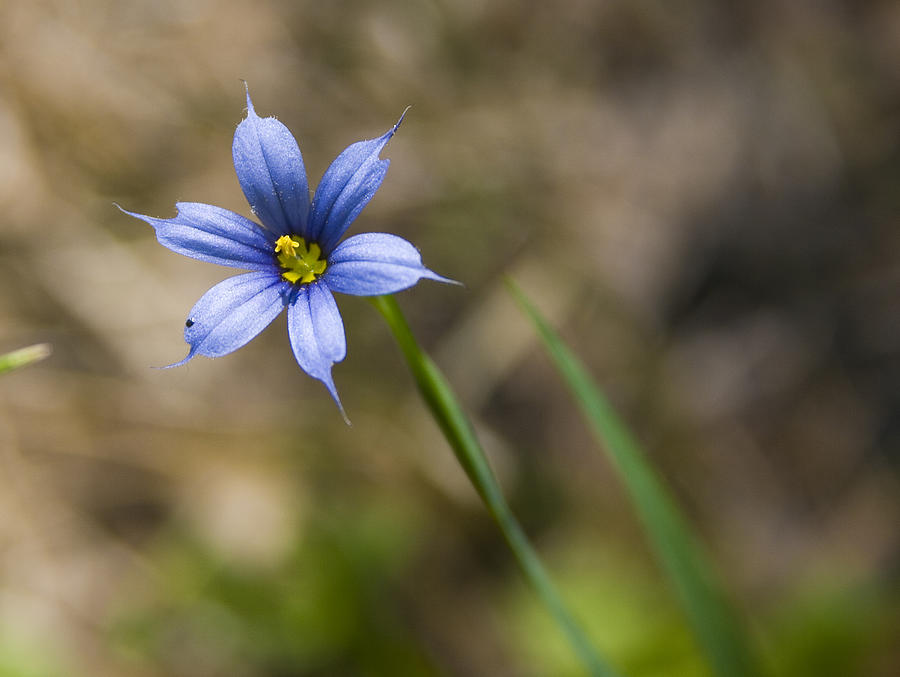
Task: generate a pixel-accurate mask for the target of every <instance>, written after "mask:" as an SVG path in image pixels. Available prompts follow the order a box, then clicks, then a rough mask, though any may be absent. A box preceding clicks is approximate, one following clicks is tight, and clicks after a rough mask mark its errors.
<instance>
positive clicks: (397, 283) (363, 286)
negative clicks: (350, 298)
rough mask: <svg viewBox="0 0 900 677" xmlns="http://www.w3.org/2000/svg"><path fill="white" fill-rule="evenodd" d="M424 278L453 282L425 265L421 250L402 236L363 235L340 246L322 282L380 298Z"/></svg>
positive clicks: (338, 290) (355, 293) (350, 238)
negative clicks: (381, 295)
mask: <svg viewBox="0 0 900 677" xmlns="http://www.w3.org/2000/svg"><path fill="white" fill-rule="evenodd" d="M422 278H428V279H430V280H437V281H438V282H450V283H452V282H453V280H450V279H447V278H446V277H441V276H440V275H438V274H437V273H435V272H433V271H431V270H428V268H426V267H425V266H423V265H422V257H421V255H420V254H419V251H418V250H417V249H416V248H415V247H413V246H412V245H411V244H410V243H409V242H407V241H406V240H404V239H403V238H402V237H397V236H396V235H390V234H388V233H362V234H361V235H354V236H353V237H349V238H347V239H346V240H344V241H343V242H341V244H340V245H338V247H337V249H335V250H334V251H333V252H332V254H331V256H330V257H329V259H328V268H327V269H326V270H325V275H324V276H323V278H322V279H323V280H325V282H326V283H327V284H328V287H329V289H331V290H333V291H337V292H341V293H342V294H353V295H354V296H377V295H379V294H392V293H394V292H395V291H400V290H401V289H406V288H407V287H412V286H413V285H414V284H415V283H416V282H418V281H419V280H421V279H422Z"/></svg>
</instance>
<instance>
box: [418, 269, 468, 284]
mask: <svg viewBox="0 0 900 677" xmlns="http://www.w3.org/2000/svg"><path fill="white" fill-rule="evenodd" d="M422 277H423V279H426V280H434V281H435V282H444V283H445V284H453V285H456V286H457V287H465V286H466V284H465V282H460V281H459V280H454V279H451V278H449V277H444V276H443V275H438V274H437V273H436V272H434V271H433V270H428V274H427V275H423V276H422Z"/></svg>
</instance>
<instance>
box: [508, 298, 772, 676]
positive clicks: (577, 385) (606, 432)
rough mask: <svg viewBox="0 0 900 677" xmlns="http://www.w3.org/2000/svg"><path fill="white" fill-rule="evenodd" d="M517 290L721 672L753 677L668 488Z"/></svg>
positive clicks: (736, 630)
mask: <svg viewBox="0 0 900 677" xmlns="http://www.w3.org/2000/svg"><path fill="white" fill-rule="evenodd" d="M509 287H510V290H511V291H512V293H513V295H514V296H515V298H516V300H517V301H518V303H519V305H520V306H521V307H522V309H523V310H524V311H525V313H526V314H527V315H528V317H529V318H530V320H531V321H532V323H533V324H534V326H535V328H536V329H537V332H538V334H539V335H540V337H541V340H542V341H543V344H544V348H545V349H546V350H547V352H548V353H549V355H550V357H551V358H552V359H553V362H554V364H555V365H556V367H557V369H558V370H559V373H560V375H561V376H562V377H563V379H564V380H565V382H566V384H567V385H568V386H569V388H570V389H571V390H572V393H573V394H574V396H575V399H576V401H577V403H578V405H579V407H580V408H581V410H582V412H583V413H584V415H585V417H586V418H587V420H588V423H589V425H590V427H591V431H592V432H593V434H594V437H595V438H596V440H597V442H598V443H599V444H600V446H601V448H603V449H604V450H605V451H606V453H607V454H608V455H609V458H610V460H611V461H612V463H613V465H614V466H615V467H616V470H617V471H618V473H619V476H620V477H621V478H622V481H623V482H624V483H625V485H626V487H627V488H628V491H629V493H630V495H631V498H632V501H633V502H634V506H635V509H636V510H637V512H638V514H639V516H640V518H641V521H642V522H643V525H644V529H645V530H646V533H647V536H648V538H649V540H650V542H651V544H652V546H653V548H654V550H655V552H656V555H657V557H658V558H659V560H660V562H661V563H662V566H663V568H664V569H665V570H666V573H667V574H668V576H669V578H670V580H671V582H672V585H673V586H674V588H675V590H676V592H677V594H678V597H679V599H680V601H681V604H682V605H683V607H684V609H685V612H686V614H687V616H688V618H689V620H690V621H691V624H692V625H693V628H694V632H695V633H696V635H697V638H698V640H699V642H700V644H701V645H702V646H703V648H704V649H705V651H706V653H707V656H708V658H709V661H710V664H711V665H712V667H713V669H714V670H715V672H716V674H718V675H721V676H722V677H751V676H752V675H756V674H759V670H758V668H757V661H756V659H755V658H754V657H753V655H752V653H751V650H750V647H749V645H748V643H747V641H746V639H745V637H744V634H743V630H742V628H741V624H740V623H739V621H738V619H737V617H736V615H735V614H734V612H733V611H732V609H731V607H730V604H729V603H728V600H727V599H726V597H725V594H724V592H723V591H722V589H721V587H720V585H719V582H718V581H717V579H716V577H715V574H714V573H713V569H712V567H711V566H710V564H709V563H708V561H707V559H706V556H705V555H704V553H703V552H702V549H701V547H700V545H699V543H698V542H697V540H696V538H695V537H694V535H693V534H692V533H691V531H690V529H689V527H688V525H687V523H686V522H685V520H684V518H683V517H682V516H681V514H680V512H679V510H678V508H677V506H676V504H675V502H674V500H673V499H672V497H671V496H670V495H669V492H668V490H667V489H666V488H665V486H664V485H663V483H662V481H661V480H660V479H659V478H658V476H657V474H656V472H655V471H654V470H653V468H652V466H651V465H650V464H649V463H648V462H647V460H646V457H645V455H644V452H643V451H642V450H641V448H640V446H639V445H638V443H637V441H636V440H635V439H634V438H633V437H632V435H631V433H630V432H629V430H628V428H627V427H626V426H625V424H624V423H623V422H622V421H621V420H620V419H619V417H618V416H617V415H616V413H615V411H613V409H612V407H611V406H610V404H609V402H608V401H607V400H606V398H605V397H604V396H603V395H602V393H601V392H600V390H599V388H597V386H596V385H595V384H594V382H593V380H592V379H591V377H590V376H589V375H588V373H587V371H586V370H585V368H584V366H583V365H582V364H581V362H580V361H579V360H578V358H577V357H575V355H574V354H573V353H572V352H571V351H570V350H569V349H568V348H567V347H566V346H565V344H564V343H563V342H562V340H561V339H560V337H559V336H558V335H557V334H556V332H554V331H553V329H551V327H550V325H549V324H547V322H546V321H545V320H544V319H543V317H541V315H540V314H539V313H538V311H537V309H536V308H535V307H534V305H533V304H532V303H531V302H530V301H529V300H528V299H527V298H526V296H525V295H524V294H523V293H522V291H521V290H519V289H518V287H516V286H515V285H514V284H513V283H512V282H510V284H509Z"/></svg>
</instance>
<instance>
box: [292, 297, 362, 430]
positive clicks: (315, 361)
mask: <svg viewBox="0 0 900 677" xmlns="http://www.w3.org/2000/svg"><path fill="white" fill-rule="evenodd" d="M287 319H288V336H289V337H290V339H291V348H292V349H293V351H294V357H295V358H296V359H297V364H299V365H300V368H301V369H303V371H305V372H306V373H307V374H309V375H310V376H312V377H313V378H316V379H318V380H320V381H321V382H322V383H324V384H325V387H326V388H328V392H329V393H331V396H332V397H333V398H334V401H335V402H336V403H337V405H338V407H339V408H340V409H341V412H342V413H343V411H344V409H343V407H342V406H341V400H340V398H339V397H338V394H337V388H336V387H335V385H334V379H332V377H331V367H332V365H333V364H334V363H335V362H340V361H341V360H343V359H344V357H345V356H346V355H347V341H346V338H345V336H344V321H343V320H342V319H341V314H340V312H338V307H337V303H335V302H334V296H332V294H331V292H330V291H329V290H328V287H327V286H325V285H324V284H322V282H315V283H313V284H308V285H305V286H303V287H300V288H299V290H297V298H296V299H295V300H294V301H293V302H292V303H291V304H290V305H289V306H288V317H287ZM345 418H346V417H345Z"/></svg>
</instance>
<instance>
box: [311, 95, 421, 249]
mask: <svg viewBox="0 0 900 677" xmlns="http://www.w3.org/2000/svg"><path fill="white" fill-rule="evenodd" d="M405 115H406V113H405V112H404V113H403V115H402V116H400V119H399V120H398V121H397V124H395V125H394V126H393V127H392V128H391V130H390V131H389V132H388V133H387V134H385V135H384V136H381V137H379V138H377V139H372V140H370V141H359V142H357V143H354V144H352V145H350V146H348V147H347V148H346V149H345V150H344V152H342V153H341V154H340V155H338V156H337V158H336V159H335V161H334V162H332V163H331V166H330V167H329V168H328V169H327V170H326V171H325V175H324V176H323V177H322V180H321V181H320V182H319V187H318V188H316V194H315V197H313V202H312V210H311V212H310V215H309V237H310V238H311V239H312V240H313V241H315V242H318V243H319V244H320V245H321V247H322V252H323V253H324V254H325V255H326V256H327V255H328V254H329V253H330V252H331V250H332V249H334V246H335V245H336V244H337V243H338V240H340V239H341V236H343V234H344V233H345V232H346V230H347V228H348V227H349V226H350V224H351V223H352V222H353V219H355V218H356V217H357V216H358V215H359V213H360V212H361V211H362V209H363V207H365V206H366V205H367V204H368V203H369V200H371V199H372V197H373V196H374V195H375V192H376V191H377V190H378V188H379V186H381V182H382V181H383V180H384V175H385V174H386V173H387V169H388V165H389V164H390V160H379V159H378V154H379V153H380V152H381V149H382V148H384V146H385V144H386V143H387V142H388V140H390V138H391V137H392V136H393V135H394V132H396V131H397V128H398V127H399V126H400V123H401V122H403V116H405Z"/></svg>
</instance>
